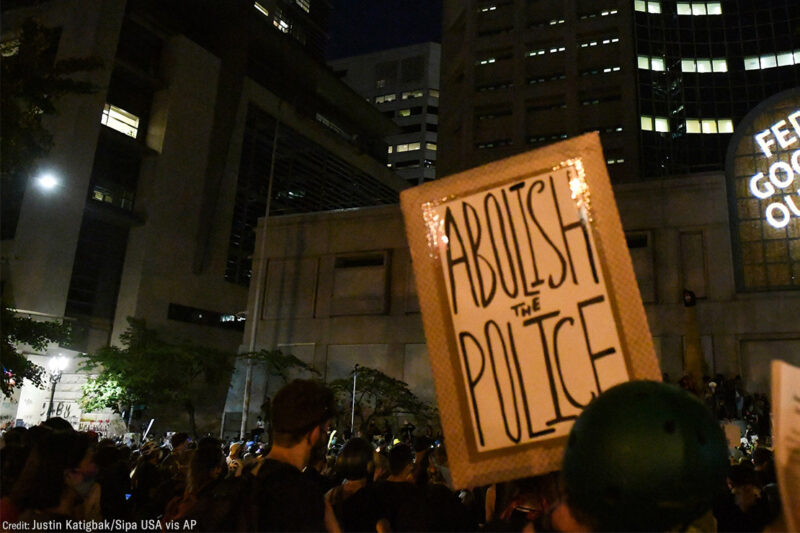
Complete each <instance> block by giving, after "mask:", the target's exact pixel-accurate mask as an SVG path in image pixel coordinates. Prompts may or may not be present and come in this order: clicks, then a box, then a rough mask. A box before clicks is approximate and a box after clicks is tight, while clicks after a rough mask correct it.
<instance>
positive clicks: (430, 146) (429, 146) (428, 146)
mask: <svg viewBox="0 0 800 533" xmlns="http://www.w3.org/2000/svg"><path fill="white" fill-rule="evenodd" d="M425 149H426V150H433V151H434V152H435V151H436V143H431V142H426V143H425Z"/></svg>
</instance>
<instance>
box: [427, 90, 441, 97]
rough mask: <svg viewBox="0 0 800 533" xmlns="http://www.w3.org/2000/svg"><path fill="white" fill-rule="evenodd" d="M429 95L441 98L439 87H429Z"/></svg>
mask: <svg viewBox="0 0 800 533" xmlns="http://www.w3.org/2000/svg"><path fill="white" fill-rule="evenodd" d="M428 95H429V96H430V97H431V98H439V89H428Z"/></svg>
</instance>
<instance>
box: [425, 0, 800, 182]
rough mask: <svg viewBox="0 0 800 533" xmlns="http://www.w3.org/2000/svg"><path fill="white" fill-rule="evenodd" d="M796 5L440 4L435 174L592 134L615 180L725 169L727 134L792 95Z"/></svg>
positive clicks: (576, 0) (796, 72) (609, 0)
mask: <svg viewBox="0 0 800 533" xmlns="http://www.w3.org/2000/svg"><path fill="white" fill-rule="evenodd" d="M798 22H800V4H798V3H797V2H794V1H793V0H770V1H767V2H747V1H716V2H707V1H688V0H687V1H675V0H636V1H628V0H600V1H596V0H592V1H589V0H566V1H556V0H542V1H537V2H524V1H520V0H485V1H480V2H470V3H463V2H454V1H446V2H445V3H444V34H443V40H442V65H443V68H442V91H443V94H444V95H445V96H444V97H443V98H442V106H441V107H442V113H441V121H440V122H441V143H440V144H442V145H443V147H444V150H443V151H442V154H441V155H442V159H441V160H440V165H439V166H440V170H442V171H444V172H445V173H450V172H454V171H457V170H462V169H465V168H469V167H472V166H475V165H478V164H481V163H485V162H487V161H492V160H495V159H499V158H502V157H504V156H507V155H510V154H512V153H519V152H524V151H526V150H528V149H530V148H532V147H535V146H539V145H541V144H547V143H551V142H555V141H558V140H560V139H565V138H567V137H571V136H574V135H578V134H580V133H583V132H586V131H592V130H596V131H599V132H600V134H601V137H602V142H603V146H604V149H605V153H606V159H607V163H608V166H609V171H610V173H611V176H612V179H613V180H614V181H615V182H619V183H622V182H630V181H638V180H640V179H648V178H651V177H656V176H669V175H676V174H683V173H687V172H703V171H712V170H721V169H722V168H723V161H724V158H725V148H726V146H727V144H728V142H729V141H730V138H731V134H732V133H733V131H734V128H735V126H736V124H738V123H739V121H741V120H742V119H743V118H744V116H745V114H747V112H748V111H749V110H750V109H752V108H753V107H755V106H756V105H757V104H758V103H759V102H761V101H762V100H764V99H765V98H767V97H768V96H770V95H772V94H776V93H778V92H780V91H781V90H785V89H788V88H791V87H796V86H798V85H800V68H799V67H798V66H797V64H798V62H797V60H798V50H800V37H798V35H797V32H796V31H795V28H796V27H797V24H798Z"/></svg>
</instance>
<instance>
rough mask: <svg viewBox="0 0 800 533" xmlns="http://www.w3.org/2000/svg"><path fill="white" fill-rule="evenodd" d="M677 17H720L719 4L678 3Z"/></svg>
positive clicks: (720, 6)
mask: <svg viewBox="0 0 800 533" xmlns="http://www.w3.org/2000/svg"><path fill="white" fill-rule="evenodd" d="M677 7H678V15H694V16H705V15H722V3H721V2H678V6H677Z"/></svg>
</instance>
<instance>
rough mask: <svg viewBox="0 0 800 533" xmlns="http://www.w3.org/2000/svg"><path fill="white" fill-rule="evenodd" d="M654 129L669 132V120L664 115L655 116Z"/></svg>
mask: <svg viewBox="0 0 800 533" xmlns="http://www.w3.org/2000/svg"><path fill="white" fill-rule="evenodd" d="M655 123H656V131H659V132H662V133H669V120H668V119H667V118H666V117H656V121H655Z"/></svg>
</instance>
